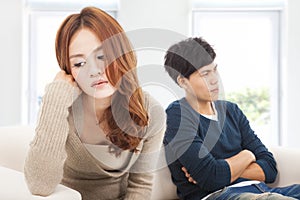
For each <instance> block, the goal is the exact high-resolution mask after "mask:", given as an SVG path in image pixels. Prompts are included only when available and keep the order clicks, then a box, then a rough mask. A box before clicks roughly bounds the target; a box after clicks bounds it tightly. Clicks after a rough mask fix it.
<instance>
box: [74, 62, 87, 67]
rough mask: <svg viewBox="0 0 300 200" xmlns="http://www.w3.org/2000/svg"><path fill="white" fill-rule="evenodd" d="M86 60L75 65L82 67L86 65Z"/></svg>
mask: <svg viewBox="0 0 300 200" xmlns="http://www.w3.org/2000/svg"><path fill="white" fill-rule="evenodd" d="M85 64H86V62H79V63H75V64H74V67H82V66H83V65H85Z"/></svg>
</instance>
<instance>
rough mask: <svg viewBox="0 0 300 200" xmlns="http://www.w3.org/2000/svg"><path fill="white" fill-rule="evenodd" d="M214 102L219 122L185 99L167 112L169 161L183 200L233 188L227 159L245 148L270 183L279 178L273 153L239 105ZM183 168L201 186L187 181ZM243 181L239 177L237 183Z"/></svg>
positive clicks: (167, 154) (173, 177)
mask: <svg viewBox="0 0 300 200" xmlns="http://www.w3.org/2000/svg"><path fill="white" fill-rule="evenodd" d="M214 103H215V108H216V110H217V112H218V121H215V120H210V119H208V118H206V117H204V116H202V115H200V114H199V113H198V112H196V111H195V110H194V109H193V108H192V107H191V106H190V105H189V104H188V102H187V101H186V99H185V98H183V99H181V100H178V101H175V102H173V103H172V104H170V105H169V107H168V108H167V109H166V113H167V130H166V133H165V137H164V145H165V152H166V159H167V163H168V165H169V169H170V171H171V174H172V180H173V182H174V183H175V185H176V186H177V194H178V196H179V197H180V199H201V198H203V197H205V196H206V195H208V194H209V193H212V192H214V191H216V190H219V189H221V188H223V187H225V186H228V185H230V184H231V183H230V179H231V173H230V168H229V165H228V163H227V162H226V161H225V160H224V159H226V158H229V157H231V156H233V155H236V154H237V153H239V152H240V151H242V150H244V149H248V150H250V151H251V152H252V153H253V154H254V155H255V157H256V162H257V164H258V165H259V166H260V167H261V168H262V169H263V171H264V173H265V177H266V183H271V182H274V181H275V178H276V176H277V168H276V162H275V160H274V157H273V155H272V153H271V152H269V151H268V149H267V148H266V147H265V145H264V144H263V143H262V142H261V141H260V139H259V138H258V137H257V136H256V134H255V133H254V131H253V130H252V129H251V127H250V125H249V121H248V120H247V118H246V116H245V115H244V114H243V112H242V111H241V110H240V109H239V108H238V106H237V105H236V104H234V103H231V102H228V101H216V102H214ZM182 166H184V167H186V168H187V170H188V172H189V173H190V174H191V176H192V177H193V179H194V180H196V181H197V184H193V183H190V182H189V181H188V180H187V178H186V177H185V174H184V173H183V172H182V170H181V168H182ZM243 180H245V179H242V178H239V179H237V180H236V181H235V182H234V183H237V182H241V181H243ZM234 183H232V184H234Z"/></svg>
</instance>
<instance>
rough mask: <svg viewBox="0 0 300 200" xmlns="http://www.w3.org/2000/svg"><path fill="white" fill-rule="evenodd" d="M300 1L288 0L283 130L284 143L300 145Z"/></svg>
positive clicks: (285, 34) (285, 35)
mask: <svg viewBox="0 0 300 200" xmlns="http://www.w3.org/2000/svg"><path fill="white" fill-rule="evenodd" d="M299 9H300V1H299V0H288V8H287V13H286V19H285V21H286V24H285V28H286V29H285V32H284V38H285V41H286V43H285V44H283V47H284V50H286V52H284V54H283V55H284V58H283V61H284V63H283V64H284V65H283V69H282V72H283V76H282V78H283V88H282V100H283V106H282V114H283V117H282V122H283V124H282V125H283V127H282V132H283V145H288V146H292V147H298V148H299V147H300V145H299V141H300V126H299V124H300V120H299V114H300V105H299V102H300V93H299V86H300V61H299V58H300V57H299V56H300V37H299V35H300V26H299V20H300V14H299Z"/></svg>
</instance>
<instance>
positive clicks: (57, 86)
mask: <svg viewBox="0 0 300 200" xmlns="http://www.w3.org/2000/svg"><path fill="white" fill-rule="evenodd" d="M78 96H79V89H78V88H76V87H74V86H72V85H71V84H70V83H68V82H67V81H64V80H58V81H54V82H52V83H50V84H48V85H47V86H46V90H45V95H44V96H43V103H47V104H50V105H55V106H67V107H69V106H71V105H72V103H73V102H74V100H75V99H76V98H77V97H78Z"/></svg>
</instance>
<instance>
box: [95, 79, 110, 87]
mask: <svg viewBox="0 0 300 200" xmlns="http://www.w3.org/2000/svg"><path fill="white" fill-rule="evenodd" d="M107 83H108V81H105V80H97V81H94V82H93V83H92V84H91V87H97V86H100V85H102V84H107Z"/></svg>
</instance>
